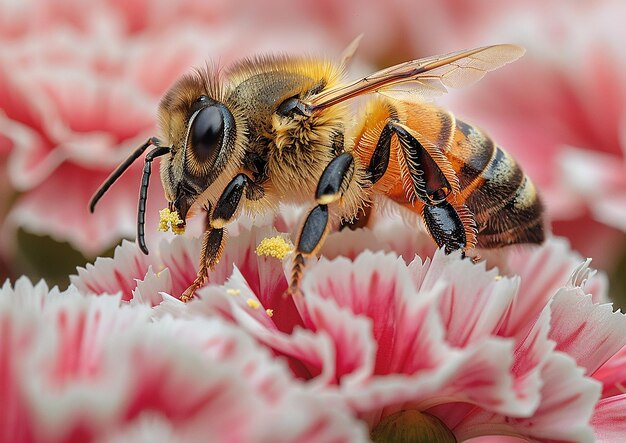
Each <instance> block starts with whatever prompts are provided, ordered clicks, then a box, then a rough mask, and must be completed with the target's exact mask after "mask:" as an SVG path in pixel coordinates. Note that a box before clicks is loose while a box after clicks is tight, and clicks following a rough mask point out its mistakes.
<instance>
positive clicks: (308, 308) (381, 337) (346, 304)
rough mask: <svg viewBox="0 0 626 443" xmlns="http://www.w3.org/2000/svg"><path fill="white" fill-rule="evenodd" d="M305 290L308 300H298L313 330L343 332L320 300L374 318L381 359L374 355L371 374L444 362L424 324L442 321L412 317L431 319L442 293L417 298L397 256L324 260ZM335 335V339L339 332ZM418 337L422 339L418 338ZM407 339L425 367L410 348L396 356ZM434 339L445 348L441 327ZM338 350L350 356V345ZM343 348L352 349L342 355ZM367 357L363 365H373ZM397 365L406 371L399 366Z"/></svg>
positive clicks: (367, 255)
mask: <svg viewBox="0 0 626 443" xmlns="http://www.w3.org/2000/svg"><path fill="white" fill-rule="evenodd" d="M302 291H303V293H304V295H305V296H304V297H303V298H302V299H296V302H297V303H298V306H299V308H300V312H301V315H302V316H303V318H304V319H305V322H307V324H308V327H309V328H312V329H314V330H318V329H320V328H321V329H324V330H327V331H329V332H330V331H331V330H332V328H340V325H341V323H335V322H333V321H330V320H326V319H324V318H323V317H324V316H325V315H330V312H326V310H327V309H332V307H331V306H326V305H325V304H324V305H323V306H322V305H320V303H321V301H320V300H319V299H328V300H332V301H334V303H335V305H336V306H338V307H339V308H340V309H342V310H346V311H348V312H350V313H351V314H352V316H353V317H354V318H355V319H356V318H358V317H363V318H366V319H371V327H370V328H372V329H371V332H368V336H370V334H372V333H373V337H372V338H373V339H374V340H375V341H376V343H377V349H376V348H374V349H373V350H372V351H373V352H375V356H374V355H372V356H371V357H375V366H374V367H373V368H369V369H366V368H364V369H366V370H368V371H369V370H372V369H374V370H375V373H377V374H384V373H388V372H389V371H390V370H392V369H391V368H392V367H394V369H395V370H398V371H400V372H407V371H408V372H411V371H416V370H419V369H425V368H429V367H432V366H433V365H436V363H433V361H439V360H440V359H441V358H442V356H441V355H440V352H439V346H436V345H433V343H431V341H430V340H429V339H430V338H431V337H430V336H429V333H428V332H427V331H425V330H424V329H423V328H424V324H433V323H436V320H434V321H433V320H431V321H430V322H420V321H415V322H414V321H412V319H410V318H409V312H410V313H411V314H417V315H418V318H419V319H425V318H426V317H428V315H429V314H428V310H429V304H430V302H431V301H432V298H433V297H435V296H436V295H431V294H428V293H427V294H424V296H423V298H421V299H420V298H419V297H417V294H416V290H415V287H414V286H413V283H412V281H411V278H410V276H409V272H408V269H407V266H406V264H405V262H404V261H403V260H402V259H401V258H398V257H397V256H395V255H393V254H384V253H382V252H378V253H372V252H369V251H366V252H364V253H362V254H361V255H359V256H358V257H357V258H356V260H355V261H349V260H348V259H345V258H341V257H340V258H337V259H335V260H332V261H328V260H326V259H322V260H320V261H319V262H318V263H317V264H316V265H314V266H312V267H311V268H310V269H309V270H308V271H307V273H306V275H305V277H304V279H303V281H302ZM411 298H415V301H413V303H412V304H411V306H410V307H407V305H409V300H411ZM317 305H320V306H319V307H318V306H317ZM313 308H315V309H313ZM407 311H409V312H407ZM331 312H332V311H331ZM313 315H315V317H314V318H313ZM400 319H404V320H407V321H409V322H410V324H408V325H403V324H399V323H398V320H400ZM346 321H347V320H346ZM434 327H435V328H436V325H435V326H434ZM336 332H339V331H336ZM330 334H331V335H334V334H333V332H330ZM399 334H401V335H399ZM414 334H415V336H418V337H420V338H422V340H416V339H415V338H414V336H413V335H414ZM405 340H408V342H407V343H415V346H418V347H417V348H415V347H410V351H411V352H412V353H415V354H416V355H420V361H421V363H419V364H417V365H415V358H414V357H412V356H411V355H407V351H408V350H407V349H406V348H404V347H401V348H400V349H399V351H400V356H398V358H395V356H394V351H395V344H396V343H404V342H405ZM432 340H435V343H436V344H437V345H438V344H440V343H437V342H436V340H437V329H435V330H434V331H433V336H432ZM337 346H338V352H340V353H341V352H346V353H350V347H351V344H350V342H349V341H348V342H339V343H337ZM343 348H346V349H345V350H344V351H341V350H342V349H343ZM427 356H428V357H427ZM363 358H364V360H362V362H363V363H365V362H368V363H367V364H368V365H369V364H371V363H373V362H369V358H370V357H367V359H365V355H364V356H363ZM405 359H406V360H405ZM397 365H401V366H402V367H396V366H397ZM390 366H391V367H390Z"/></svg>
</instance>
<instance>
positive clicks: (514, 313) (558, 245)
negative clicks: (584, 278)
mask: <svg viewBox="0 0 626 443" xmlns="http://www.w3.org/2000/svg"><path fill="white" fill-rule="evenodd" d="M581 261H582V258H581V257H580V256H579V255H578V254H576V253H573V252H572V250H571V249H570V248H569V245H568V243H567V241H566V240H565V239H562V238H550V239H549V240H548V241H547V242H546V243H545V244H544V245H542V246H539V247H536V248H524V249H517V250H510V251H509V254H508V255H507V257H506V265H505V269H504V270H503V272H505V273H506V274H510V273H512V272H515V273H516V274H517V275H519V276H520V288H519V295H518V296H517V297H515V300H514V302H513V305H512V308H511V311H510V312H509V315H508V316H507V318H506V322H505V323H504V324H503V326H502V328H501V332H500V334H501V335H505V336H511V337H518V338H520V337H523V336H524V335H525V334H526V333H527V332H528V330H529V329H530V328H531V327H532V323H533V321H534V319H535V318H537V316H538V315H539V313H540V312H541V311H542V309H543V308H544V306H545V305H546V303H547V302H548V300H549V299H550V298H551V297H553V296H554V294H555V293H556V292H557V290H559V289H560V288H561V287H563V286H564V285H565V284H566V283H567V281H568V280H569V279H570V277H571V275H572V272H574V270H576V269H577V267H578V266H579V265H580V263H581ZM586 290H588V291H589V292H591V293H592V294H594V299H595V300H606V299H607V295H606V294H607V286H606V276H604V275H603V274H599V275H598V276H596V277H595V278H593V279H591V280H590V281H589V282H588V283H587V285H586Z"/></svg>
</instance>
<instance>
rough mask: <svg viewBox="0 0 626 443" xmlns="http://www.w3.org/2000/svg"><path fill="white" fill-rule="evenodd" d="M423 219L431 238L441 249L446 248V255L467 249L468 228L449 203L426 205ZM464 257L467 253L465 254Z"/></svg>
mask: <svg viewBox="0 0 626 443" xmlns="http://www.w3.org/2000/svg"><path fill="white" fill-rule="evenodd" d="M422 218H423V219H424V223H425V224H426V228H427V229H428V232H429V233H430V236H431V237H432V238H433V239H434V240H435V242H437V245H438V246H439V247H440V248H441V247H444V248H445V252H446V254H449V253H451V252H452V251H456V250H457V249H461V250H462V251H465V249H466V247H467V235H466V226H465V225H464V224H463V220H462V219H461V217H460V216H459V213H458V212H457V211H456V210H455V208H454V206H452V205H451V204H450V203H449V202H448V201H445V200H444V201H442V202H441V203H438V204H436V205H424V209H423V212H422ZM463 256H465V253H464V252H463Z"/></svg>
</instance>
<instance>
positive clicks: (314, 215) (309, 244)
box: [288, 205, 328, 295]
mask: <svg viewBox="0 0 626 443" xmlns="http://www.w3.org/2000/svg"><path fill="white" fill-rule="evenodd" d="M326 234H328V206H327V205H317V206H316V207H314V208H313V209H312V210H311V212H309V215H308V216H307V218H306V220H305V222H304V226H303V227H302V230H301V231H300V236H299V237H298V242H297V247H296V255H295V257H294V259H293V267H292V269H291V283H290V285H289V290H288V292H289V293H290V294H292V295H295V294H298V293H299V292H300V279H301V277H302V271H303V270H304V259H305V258H306V257H311V256H313V255H315V254H316V253H317V251H319V249H320V248H321V247H322V244H323V243H324V238H325V237H326Z"/></svg>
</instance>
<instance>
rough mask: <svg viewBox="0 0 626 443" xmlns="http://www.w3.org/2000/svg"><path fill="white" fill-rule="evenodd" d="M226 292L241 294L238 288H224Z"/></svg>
mask: <svg viewBox="0 0 626 443" xmlns="http://www.w3.org/2000/svg"><path fill="white" fill-rule="evenodd" d="M226 293H227V294H228V295H239V294H241V291H240V290H239V289H233V288H229V289H227V290H226Z"/></svg>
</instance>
